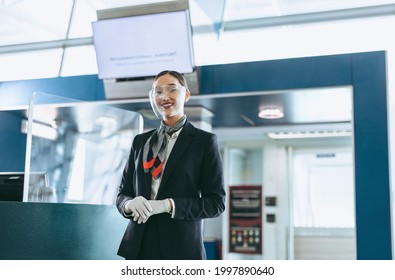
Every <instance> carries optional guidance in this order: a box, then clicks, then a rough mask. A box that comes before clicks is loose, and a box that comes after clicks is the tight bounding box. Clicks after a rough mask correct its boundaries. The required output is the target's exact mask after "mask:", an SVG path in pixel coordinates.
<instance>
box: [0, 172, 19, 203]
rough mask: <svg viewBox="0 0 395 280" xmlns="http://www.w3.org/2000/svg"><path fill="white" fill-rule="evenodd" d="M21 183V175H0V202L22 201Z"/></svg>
mask: <svg viewBox="0 0 395 280" xmlns="http://www.w3.org/2000/svg"><path fill="white" fill-rule="evenodd" d="M23 182H24V175H23V173H0V201H22V200H23Z"/></svg>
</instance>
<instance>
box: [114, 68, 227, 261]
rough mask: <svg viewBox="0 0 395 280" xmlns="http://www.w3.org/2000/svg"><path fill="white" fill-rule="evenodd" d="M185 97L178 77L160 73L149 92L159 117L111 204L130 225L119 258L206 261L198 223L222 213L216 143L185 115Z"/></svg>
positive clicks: (139, 143)
mask: <svg viewBox="0 0 395 280" xmlns="http://www.w3.org/2000/svg"><path fill="white" fill-rule="evenodd" d="M189 98H190V92H189V90H188V86H187V83H186V80H185V78H184V76H183V75H181V74H180V73H178V72H176V71H168V70H166V71H162V72H160V73H159V74H158V75H157V76H156V77H155V79H154V82H153V87H152V90H151V91H150V100H151V106H152V109H153V110H154V112H155V114H156V115H157V116H160V117H161V118H162V121H161V125H160V127H159V128H158V129H155V130H151V131H149V132H146V133H143V134H140V135H137V136H136V137H135V138H134V140H133V144H132V148H131V152H130V156H129V160H128V162H127V164H126V167H125V170H124V173H123V177H122V182H121V184H120V188H119V193H118V196H117V201H116V205H117V208H118V210H119V212H120V213H121V214H122V215H123V216H124V217H125V218H128V219H129V223H128V226H127V229H126V231H125V234H124V236H123V239H122V242H121V244H120V247H119V250H118V254H119V255H120V256H123V257H124V258H126V259H173V260H174V259H187V260H188V259H205V258H206V253H205V250H204V246H203V238H202V220H203V219H205V218H213V217H217V216H219V215H220V214H221V213H222V212H223V211H224V209H225V204H224V200H225V191H224V186H223V174H222V173H223V172H222V162H221V158H220V153H219V150H218V144H217V138H216V136H215V135H214V134H212V133H209V132H206V131H203V130H201V129H198V128H195V127H194V126H193V125H192V124H191V123H190V122H189V121H188V120H187V118H186V116H185V114H184V105H185V103H186V102H187V101H188V100H189Z"/></svg>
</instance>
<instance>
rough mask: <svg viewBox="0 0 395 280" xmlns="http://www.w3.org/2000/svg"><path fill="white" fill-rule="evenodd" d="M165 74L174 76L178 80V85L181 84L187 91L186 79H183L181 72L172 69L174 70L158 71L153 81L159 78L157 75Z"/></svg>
mask: <svg viewBox="0 0 395 280" xmlns="http://www.w3.org/2000/svg"><path fill="white" fill-rule="evenodd" d="M166 74H169V75H171V76H173V77H174V78H176V79H177V80H178V82H179V83H180V85H182V86H183V87H185V88H186V90H187V91H189V89H188V85H187V80H186V79H185V77H184V75H182V74H181V73H179V72H177V71H174V70H164V71H162V72H160V73H159V74H158V75H156V76H155V79H154V81H156V80H157V79H159V77H161V76H164V75H166Z"/></svg>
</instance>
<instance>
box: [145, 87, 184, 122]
mask: <svg viewBox="0 0 395 280" xmlns="http://www.w3.org/2000/svg"><path fill="white" fill-rule="evenodd" d="M180 93H183V94H185V93H186V88H185V87H183V86H180V85H164V86H157V87H156V88H153V89H151V90H150V92H149V101H150V103H151V108H152V110H153V111H154V113H155V116H157V117H158V118H162V114H161V112H160V111H159V109H158V107H157V106H156V102H155V99H156V98H163V97H164V96H166V95H169V96H175V95H177V94H180Z"/></svg>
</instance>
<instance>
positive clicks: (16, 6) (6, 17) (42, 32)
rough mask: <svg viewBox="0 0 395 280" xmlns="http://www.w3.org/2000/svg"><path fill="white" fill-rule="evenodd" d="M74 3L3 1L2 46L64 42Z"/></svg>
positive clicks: (66, 0) (48, 0) (0, 40)
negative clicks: (54, 41)
mask: <svg viewBox="0 0 395 280" xmlns="http://www.w3.org/2000/svg"><path fill="white" fill-rule="evenodd" d="M72 4H73V1H72V0H57V1H52V0H35V1H2V3H0V9H1V10H0V12H1V17H0V26H1V28H0V34H1V36H0V46H6V45H14V44H26V43H33V42H44V41H53V40H62V39H65V37H66V34H67V27H68V24H69V19H70V14H71V8H72Z"/></svg>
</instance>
